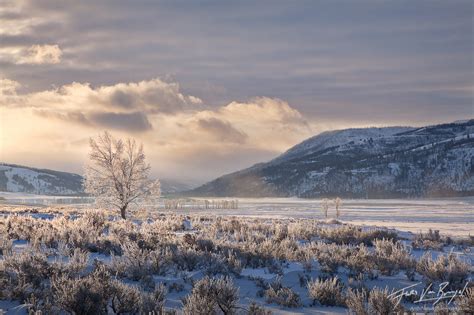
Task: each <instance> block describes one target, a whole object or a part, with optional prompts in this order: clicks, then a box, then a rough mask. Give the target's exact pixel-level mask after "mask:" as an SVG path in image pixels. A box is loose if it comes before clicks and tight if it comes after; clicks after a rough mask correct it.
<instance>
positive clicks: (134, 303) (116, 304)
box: [111, 280, 141, 314]
mask: <svg viewBox="0 0 474 315" xmlns="http://www.w3.org/2000/svg"><path fill="white" fill-rule="evenodd" d="M112 292H113V293H112V303H111V306H112V309H113V311H114V313H115V314H126V313H129V314H136V313H138V312H139V311H140V302H141V295H140V290H138V288H136V287H133V286H129V285H126V284H124V283H123V282H121V281H118V280H115V281H114V282H113V283H112Z"/></svg>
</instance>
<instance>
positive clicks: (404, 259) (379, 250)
mask: <svg viewBox="0 0 474 315" xmlns="http://www.w3.org/2000/svg"><path fill="white" fill-rule="evenodd" d="M374 246H375V261H376V265H377V269H378V270H380V271H381V272H382V274H383V275H389V276H391V275H394V274H395V273H397V272H398V271H400V270H401V269H403V270H407V271H411V270H414V269H415V264H416V263H415V260H414V259H413V258H412V257H411V256H410V253H409V251H408V250H407V249H406V248H405V247H404V246H403V244H401V243H400V242H393V241H391V240H386V239H381V240H379V239H377V240H375V241H374Z"/></svg>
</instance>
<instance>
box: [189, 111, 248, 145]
mask: <svg viewBox="0 0 474 315" xmlns="http://www.w3.org/2000/svg"><path fill="white" fill-rule="evenodd" d="M196 124H197V126H198V129H200V130H202V131H204V132H206V133H208V134H210V135H212V136H213V137H215V138H216V139H218V140H220V141H225V142H234V143H244V142H245V139H246V138H247V135H246V134H245V133H244V132H242V131H239V130H237V129H236V128H235V127H233V126H232V124H231V123H230V122H228V121H225V120H221V119H218V118H214V117H210V118H201V119H198V120H197V121H196Z"/></svg>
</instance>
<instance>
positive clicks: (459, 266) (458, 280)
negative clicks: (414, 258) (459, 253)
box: [416, 252, 470, 286]
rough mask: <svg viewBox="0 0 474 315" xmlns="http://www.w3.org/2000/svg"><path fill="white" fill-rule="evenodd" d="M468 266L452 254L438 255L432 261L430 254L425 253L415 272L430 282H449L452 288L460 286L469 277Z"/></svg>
mask: <svg viewBox="0 0 474 315" xmlns="http://www.w3.org/2000/svg"><path fill="white" fill-rule="evenodd" d="M469 268H470V266H469V264H467V263H465V262H463V261H461V260H460V259H459V258H457V257H456V255H454V254H452V253H451V254H448V255H439V256H438V259H436V260H434V259H433V258H432V256H431V253H430V252H427V253H425V254H424V255H423V256H422V257H421V258H420V260H419V261H418V263H417V265H416V271H418V272H419V273H420V274H422V275H423V277H425V279H427V280H429V281H431V282H444V281H447V282H449V284H450V285H452V286H462V285H464V283H465V280H466V279H467V277H468V276H469Z"/></svg>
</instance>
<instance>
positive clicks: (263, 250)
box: [0, 199, 474, 314]
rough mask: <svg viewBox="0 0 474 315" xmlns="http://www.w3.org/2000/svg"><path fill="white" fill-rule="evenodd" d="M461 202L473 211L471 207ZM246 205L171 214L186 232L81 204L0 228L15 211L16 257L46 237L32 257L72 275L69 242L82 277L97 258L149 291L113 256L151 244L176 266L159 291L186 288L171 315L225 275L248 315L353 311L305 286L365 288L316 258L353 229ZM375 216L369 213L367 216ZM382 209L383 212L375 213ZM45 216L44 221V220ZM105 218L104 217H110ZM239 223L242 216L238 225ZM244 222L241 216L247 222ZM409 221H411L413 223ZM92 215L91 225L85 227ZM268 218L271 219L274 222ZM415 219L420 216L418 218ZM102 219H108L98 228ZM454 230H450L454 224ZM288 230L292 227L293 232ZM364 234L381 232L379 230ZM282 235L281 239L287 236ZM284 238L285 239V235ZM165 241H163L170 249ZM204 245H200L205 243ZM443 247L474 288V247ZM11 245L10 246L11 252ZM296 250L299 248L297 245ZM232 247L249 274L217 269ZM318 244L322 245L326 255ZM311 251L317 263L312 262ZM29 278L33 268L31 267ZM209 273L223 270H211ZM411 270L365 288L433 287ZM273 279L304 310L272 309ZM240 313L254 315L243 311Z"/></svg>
mask: <svg viewBox="0 0 474 315" xmlns="http://www.w3.org/2000/svg"><path fill="white" fill-rule="evenodd" d="M463 202H464V203H465V201H463ZM463 202H459V204H460V205H461V204H463ZM436 204H437V203H436V202H435V201H429V202H427V201H424V202H421V201H417V202H412V203H410V204H408V202H401V201H379V202H378V204H377V205H376V206H374V204H373V203H370V202H367V201H346V202H345V207H344V209H346V210H345V211H346V212H345V215H344V219H343V221H347V218H354V217H355V218H357V217H358V216H357V214H358V210H357V209H359V211H364V212H365V213H367V212H368V213H370V214H371V216H372V217H374V218H375V219H374V221H370V220H368V221H365V222H368V223H372V222H378V221H377V220H380V218H379V217H382V218H388V217H389V216H387V215H385V216H384V215H381V214H380V213H379V212H381V211H392V212H391V213H392V216H394V217H395V216H396V215H398V216H399V219H398V220H402V219H401V218H403V217H404V216H403V215H402V214H403V213H400V211H398V212H397V211H395V210H393V209H395V208H399V207H400V205H404V206H405V207H406V208H408V207H415V206H416V207H418V209H425V213H428V211H427V208H435V206H436ZM452 204H455V203H453V202H452V201H450V202H449V203H448V202H446V201H445V205H444V206H443V207H444V208H443V207H442V206H441V205H440V202H438V206H439V207H440V208H443V209H447V208H448V207H451V206H452ZM240 207H241V208H240V209H237V210H213V211H208V210H203V209H201V210H194V211H190V210H189V209H186V210H179V211H175V210H173V212H183V213H186V215H188V214H189V212H193V214H192V215H190V218H189V220H190V221H189V222H192V224H191V228H190V229H185V225H181V224H182V222H183V220H184V218H185V217H184V216H176V215H165V216H163V215H159V213H157V212H152V213H149V214H150V215H151V217H150V218H149V219H148V220H146V221H140V220H139V219H138V218H135V219H133V220H131V222H133V223H130V224H124V222H123V221H122V220H120V219H117V218H114V217H110V216H106V217H107V218H108V219H105V216H104V218H102V219H100V216H99V215H90V214H89V215H84V214H83V210H81V209H77V208H74V207H73V206H66V207H62V206H58V207H56V209H55V210H56V211H57V212H53V211H52V210H53V209H54V208H46V207H44V208H33V207H24V206H23V207H13V208H12V209H13V210H14V211H13V212H11V213H18V212H19V211H21V210H22V209H23V210H24V211H25V212H24V213H26V214H27V215H25V216H13V217H12V218H11V222H9V223H8V224H6V221H3V223H2V220H9V216H10V215H11V213H9V212H8V207H7V206H4V207H2V208H1V210H2V213H3V216H0V223H2V224H0V228H2V229H4V230H2V229H0V232H2V235H0V236H1V237H7V235H8V239H10V240H11V241H12V247H11V252H12V253H13V254H15V253H16V254H21V253H25V252H28V251H27V250H29V249H32V248H31V239H36V238H38V239H36V240H35V242H36V244H43V245H41V246H37V247H35V248H34V250H35V251H37V255H42V253H44V255H47V256H46V257H47V262H48V263H49V264H50V268H53V269H54V268H57V267H53V266H54V264H56V263H57V262H62V261H64V262H65V263H66V265H64V266H63V267H62V268H66V269H67V268H72V267H71V266H69V265H68V261H73V260H72V259H71V258H68V257H67V256H64V254H63V253H62V251H61V248H60V246H59V245H58V244H56V243H55V242H56V241H58V239H57V238H60V239H61V242H62V243H61V244H63V246H64V244H66V245H67V244H69V245H68V246H70V249H73V248H80V249H87V251H88V252H87V255H88V258H87V259H88V263H87V266H86V268H85V269H84V270H86V271H81V272H79V273H78V275H79V276H84V274H85V273H87V270H89V269H91V268H92V264H93V262H94V260H98V261H101V262H103V263H105V264H106V265H107V266H109V267H108V268H110V270H111V274H113V275H116V277H118V279H120V280H121V281H124V282H125V283H126V284H128V285H133V286H136V287H141V286H142V285H143V284H142V280H140V281H138V280H133V279H132V278H131V276H130V275H129V273H128V272H124V273H123V274H122V271H120V270H121V268H122V267H120V266H121V265H120V264H117V265H115V263H114V258H113V257H112V255H111V254H108V253H107V251H108V250H110V249H111V248H114V246H121V247H123V246H125V245H127V244H129V245H130V244H139V240H142V241H144V242H145V244H147V245H146V246H144V245H143V244H142V245H140V246H144V248H149V247H151V248H152V249H150V250H153V251H154V252H155V253H156V255H158V256H159V257H158V259H157V260H156V261H157V262H160V263H161V262H168V263H167V264H168V265H167V266H166V267H162V269H161V271H159V272H149V273H147V272H145V273H147V274H146V275H150V276H152V280H153V282H154V283H155V284H156V285H158V284H164V285H165V286H166V287H167V288H171V287H172V286H175V285H181V286H182V289H181V290H179V291H173V290H171V289H168V290H169V293H168V295H167V297H166V303H165V305H166V307H167V308H170V309H178V310H179V309H180V308H181V307H182V306H183V303H182V299H183V298H184V297H186V296H187V295H188V294H190V292H191V290H192V287H193V283H195V281H198V280H200V279H202V278H203V277H204V275H206V274H209V273H211V275H213V276H219V275H220V274H230V275H231V276H232V278H233V281H234V285H235V286H236V287H238V288H239V302H238V305H239V307H242V308H248V307H249V304H250V303H251V302H252V301H255V302H257V303H258V304H259V305H262V306H264V307H265V308H266V309H267V310H271V311H272V312H273V313H274V314H346V313H347V308H345V307H331V306H325V305H320V304H318V303H316V305H314V304H313V302H312V299H311V298H310V297H309V293H308V288H307V285H306V284H307V281H309V280H310V279H318V278H319V277H322V278H326V277H329V276H334V275H337V277H338V279H339V280H340V281H341V282H342V283H343V285H344V290H345V291H346V290H347V288H349V287H351V286H352V287H357V286H358V284H357V281H360V280H354V279H355V278H354V275H353V272H354V271H353V270H352V269H348V268H349V267H347V266H346V265H344V263H342V264H341V265H340V266H339V267H337V269H336V272H335V274H329V273H327V271H324V270H323V268H322V266H323V265H322V263H321V260H320V258H316V257H318V255H319V254H318V253H320V252H323V251H324V244H328V245H331V244H336V243H334V241H333V240H331V237H330V236H329V237H328V236H327V234H325V232H324V231H328V230H334V229H335V230H338V229H342V230H340V231H341V233H340V234H338V235H339V236H338V237H344V233H346V232H347V230H344V228H345V227H348V228H349V227H350V226H348V225H341V224H334V223H327V222H324V221H314V220H307V218H313V217H315V216H316V217H320V214H319V212H318V211H319V210H318V209H319V204H318V203H315V202H308V201H305V200H291V199H290V200H289V199H284V200H275V199H272V200H241V201H240ZM371 207H372V208H371ZM367 208H369V209H370V210H367ZM61 209H63V210H64V212H61V211H62V210H61ZM271 209H274V210H273V211H274V212H271V211H270V210H271ZM351 209H352V210H351ZM360 209H362V210H360ZM376 209H379V210H378V211H377V210H376ZM391 209H392V210H391ZM410 209H412V210H411V211H414V210H413V208H410ZM31 210H34V212H33V213H32V212H31ZM43 210H44V212H46V213H41V212H42V211H43ZM71 210H73V211H77V215H74V216H70V214H71V212H70V211H71ZM26 211H29V212H26ZM58 211H59V212H58ZM458 211H459V212H462V207H461V206H459V209H458ZM67 212H69V213H67ZM160 212H163V211H160ZM205 212H211V215H210V216H206V215H205V214H204V213H205ZM289 212H291V213H292V214H293V215H291V216H292V217H297V218H303V219H302V220H298V219H297V220H295V219H294V218H289V219H288V218H287V217H288V216H289V215H288V213H289ZM440 212H441V211H440ZM20 213H21V212H20ZM98 213H99V214H101V213H102V214H103V211H101V212H98ZM216 213H219V214H225V216H223V217H217V216H216ZM273 213H275V215H272V214H273ZM63 214H65V215H66V214H68V216H66V217H62V215H63ZM86 214H87V213H86ZM231 215H237V216H236V217H234V216H231ZM239 216H240V217H241V218H239ZM253 216H257V217H259V218H258V219H257V220H254V219H253V218H251V217H253ZM359 216H360V214H359ZM405 216H406V217H408V215H405ZM438 216H439V217H443V218H444V216H441V213H439V214H438ZM88 217H89V219H86V218H88ZM267 217H268V218H267ZM270 217H272V218H271V219H270ZM414 217H415V218H417V216H414ZM31 218H32V219H31ZM62 219H64V220H62ZM420 219H422V217H420ZM101 220H105V221H103V222H102V223H100V222H101ZM88 222H96V223H95V224H98V223H97V222H99V223H100V224H98V225H97V227H91V226H90V224H89V223H88ZM145 222H146V223H145ZM390 222H396V221H390ZM446 224H448V223H447V222H446ZM94 226H95V225H94ZM7 227H8V228H7ZM285 228H286V229H287V231H286V232H285ZM363 230H367V231H375V230H374V229H373V228H367V229H363ZM40 231H41V232H40ZM305 231H307V232H309V233H310V234H309V236H305V235H306V232H305ZM344 231H346V232H344ZM382 231H385V232H390V233H392V232H393V233H397V234H398V236H397V238H399V239H400V242H402V243H403V244H404V246H406V250H407V251H409V257H410V258H412V259H414V260H415V261H420V259H421V257H422V256H423V254H424V253H425V252H427V251H428V250H426V249H413V247H412V245H413V243H412V240H413V239H414V237H415V236H414V235H413V234H411V233H408V232H401V231H387V230H382ZM282 232H283V234H281V233H282ZM95 233H98V234H95ZM186 234H190V235H194V236H193V237H195V239H191V242H190V243H189V242H188V241H186V238H185V235H186ZM280 234H281V235H282V236H279V235H280ZM94 235H95V236H94ZM127 235H130V238H128V237H127ZM135 235H138V236H135ZM156 235H159V237H158V238H157V239H156V240H157V241H151V242H150V243H146V242H147V241H146V240H148V239H151V240H154V238H153V237H156ZM385 235H388V234H385ZM132 236H133V237H132ZM306 237H307V238H306ZM384 237H385V236H382V238H384ZM341 239H342V238H341ZM28 240H30V241H28ZM68 240H72V243H68V242H69V241H68ZM162 240H165V241H164V242H162ZM361 240H362V238H361ZM200 241H201V242H202V243H199V242H200ZM209 241H211V242H212V243H211V247H210V248H212V249H210V250H209V249H207V247H202V246H207V245H205V244H207V242H209ZM320 241H322V242H323V243H324V244H323V245H321V243H319V242H320ZM38 242H39V243H38ZM256 242H259V243H256ZM440 242H441V244H442V246H441V247H440V248H439V249H432V250H430V252H431V255H432V257H433V258H434V259H437V257H438V256H444V255H448V254H449V253H452V254H454V255H455V256H456V257H457V259H459V260H461V261H463V262H465V263H467V264H468V266H470V271H469V272H468V275H467V276H466V279H465V280H463V283H469V282H470V281H472V275H473V270H474V269H473V263H472V262H473V259H474V251H473V250H474V247H473V246H472V241H471V243H468V244H470V245H460V243H448V241H447V240H446V239H443V240H442V241H440ZM7 243H8V242H6V243H4V244H7ZM88 244H97V247H95V246H94V250H90V252H89V248H90V245H88ZM200 244H203V245H200ZM212 244H214V245H212ZM318 244H319V245H318ZM344 244H345V241H344ZM356 244H359V243H356ZM295 245H296V249H295V247H294V246H295ZM2 246H6V245H2ZM103 246H105V248H102V247H103ZM167 246H171V247H172V248H176V249H175V252H174V254H173V255H172V257H171V258H170V257H168V256H167V255H169V254H171V252H168V251H162V249H163V248H167ZM175 246H176V247H175ZM227 246H235V249H236V251H235V255H236V256H235V257H236V259H238V260H240V261H241V263H242V266H241V267H242V268H241V269H240V270H238V271H236V270H234V269H232V271H231V272H229V271H227V272H226V273H222V270H223V269H222V267H219V268H218V269H216V266H221V264H222V263H224V265H228V266H233V265H232V263H231V258H230V256H226V255H227V254H224V252H223V251H222V250H221V249H218V248H226V247H227ZM254 246H255V247H254ZM312 246H316V247H312ZM319 246H322V247H321V248H320V247H319ZM338 246H339V245H338ZM342 246H344V245H342ZM312 248H313V249H312ZM363 249H364V246H362V247H360V248H359V247H357V248H352V249H351V250H355V252H354V253H362V252H363ZM368 250H369V252H368V253H367V254H369V255H372V254H370V253H374V250H375V248H374V246H372V245H369V246H368ZM331 251H332V249H330V252H329V253H330V255H329V257H328V256H326V257H327V258H326V259H332V258H331V257H332V256H336V254H335V253H333V252H331ZM4 253H8V250H6V249H5V250H4ZM238 253H240V254H238ZM305 253H306V254H308V255H309V256H305V255H304V254H305ZM11 255H12V254H7V256H5V254H3V256H2V255H0V263H1V262H2V259H9V260H10V263H9V265H11V264H12V263H14V262H15V261H17V262H20V261H21V260H20V259H19V257H21V256H18V257H17V258H15V257H16V256H11ZM135 255H137V256H135ZM160 255H163V256H160ZM249 255H250V256H249ZM268 255H270V257H273V258H272V259H270V260H268V261H267V258H268V257H269V256H268ZM313 255H315V256H313ZM145 256H146V257H148V258H146V257H145ZM323 256H324V255H323ZM8 257H10V258H8ZM122 257H124V259H125V260H124V262H126V266H125V267H124V268H135V267H134V266H137V263H138V261H140V262H139V263H138V266H147V265H148V264H152V262H151V260H152V259H153V257H155V256H153V255H151V256H148V254H145V253H144V252H133V251H132V252H130V253H128V252H124V253H123V254H122ZM167 257H168V258H167ZM248 257H260V258H258V259H257V260H253V262H250V261H248ZM370 257H375V256H370ZM307 258H309V260H306V259H307ZM142 259H143V261H142ZM150 259H151V260H150ZM348 259H351V258H348ZM35 261H36V260H35ZM175 261H176V263H175ZM186 261H188V263H186V264H185V265H184V266H186V267H179V268H178V266H179V265H180V264H181V263H185V262H186ZM308 261H309V262H310V267H309V268H307V263H308ZM25 263H26V262H25ZM25 263H22V264H25ZM354 263H355V261H354ZM22 264H20V266H22ZM26 264H27V263H26ZM188 264H189V265H188ZM357 264H358V265H357V266H358V267H357V268H359V267H363V265H364V262H363V261H360V262H359V263H357ZM13 265H14V264H13ZM0 266H1V264H0ZM9 268H10V272H13V274H15V269H14V268H12V267H9ZM140 268H142V267H140ZM143 268H145V267H143ZM163 268H164V269H163ZM231 268H234V267H231ZM25 270H29V269H28V268H26V269H25ZM71 270H72V269H71ZM126 270H128V269H126ZM130 270H132V269H130ZM139 270H140V269H139ZM210 270H221V271H217V272H215V271H212V272H211V271H210ZM351 270H352V271H351ZM376 270H379V269H374V271H376ZM405 270H408V269H403V268H402V269H400V270H399V271H397V272H395V273H393V274H389V275H386V274H383V273H382V272H381V271H380V270H379V271H376V276H375V277H374V276H368V275H367V274H365V275H364V276H363V278H362V279H363V280H361V281H362V282H361V284H360V285H362V286H364V287H365V288H367V289H368V290H373V289H374V288H385V287H387V288H388V289H389V290H390V291H392V290H399V289H402V288H405V287H409V286H415V287H416V289H417V290H418V291H419V292H421V290H422V289H423V288H424V285H425V284H426V283H427V282H426V279H425V278H424V276H423V275H422V274H420V273H415V274H414V276H413V278H412V279H409V278H408V275H407V274H406V272H405ZM361 275H363V274H361ZM0 276H1V268H0ZM0 278H1V277H0ZM13 279H15V278H13ZM278 279H279V280H278ZM0 280H1V279H0ZM275 281H280V282H281V284H282V285H283V286H284V287H287V288H290V289H291V290H292V291H293V292H294V293H296V294H297V295H298V296H299V297H300V303H299V306H297V307H286V306H282V305H278V304H276V303H274V302H269V301H268V298H267V297H266V295H262V293H259V292H260V291H262V287H261V285H260V284H262V283H263V284H264V285H267V286H268V285H269V284H271V283H274V282H275ZM354 281H356V282H354ZM440 281H441V280H440ZM14 283H15V282H13V284H14ZM46 283H47V282H46ZM259 283H260V284H259ZM423 283H424V284H423ZM16 290H23V289H16ZM41 290H42V289H41ZM41 290H39V291H36V294H37V295H38V296H40V297H41V296H42V295H41V294H43V293H42V291H41ZM265 290H266V289H265ZM0 291H1V290H0ZM10 291H11V290H10ZM14 291H15V290H14ZM11 292H13V291H11ZM15 292H16V291H15ZM28 292H29V291H28ZM33 292H34V291H33ZM265 292H266V291H265ZM0 293H1V292H0ZM4 294H6V295H5V297H6V296H7V295H8V292H6V293H4ZM265 294H266V293H265ZM418 295H419V294H418ZM14 297H15V296H14ZM405 306H406V307H407V308H411V307H419V306H420V305H415V304H412V303H410V302H409V301H405ZM425 306H427V307H428V308H429V309H430V310H433V308H432V303H425ZM430 307H431V308H430ZM0 309H3V310H6V311H7V314H24V313H25V312H26V309H27V307H26V306H25V303H21V302H20V301H18V298H14V299H13V301H12V300H11V298H3V300H2V297H1V295H0ZM0 313H1V312H0ZM239 314H246V313H245V312H243V313H239Z"/></svg>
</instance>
